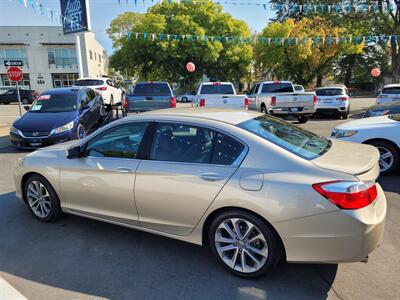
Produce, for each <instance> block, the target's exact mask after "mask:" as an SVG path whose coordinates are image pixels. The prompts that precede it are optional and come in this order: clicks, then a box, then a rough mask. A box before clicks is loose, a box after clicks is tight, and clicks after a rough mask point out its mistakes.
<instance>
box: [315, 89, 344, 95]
mask: <svg viewBox="0 0 400 300" xmlns="http://www.w3.org/2000/svg"><path fill="white" fill-rule="evenodd" d="M315 94H316V95H317V96H341V95H345V92H344V90H343V89H317V90H316V91H315Z"/></svg>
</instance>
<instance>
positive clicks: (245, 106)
mask: <svg viewBox="0 0 400 300" xmlns="http://www.w3.org/2000/svg"><path fill="white" fill-rule="evenodd" d="M244 108H245V109H249V98H247V97H246V98H244Z"/></svg>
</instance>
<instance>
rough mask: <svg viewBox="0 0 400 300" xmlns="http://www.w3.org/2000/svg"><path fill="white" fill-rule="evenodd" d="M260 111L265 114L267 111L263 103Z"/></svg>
mask: <svg viewBox="0 0 400 300" xmlns="http://www.w3.org/2000/svg"><path fill="white" fill-rule="evenodd" d="M261 112H262V113H263V114H266V113H267V107H266V106H265V104H264V103H263V104H261Z"/></svg>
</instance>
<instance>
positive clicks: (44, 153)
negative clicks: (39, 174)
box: [26, 140, 80, 158]
mask: <svg viewBox="0 0 400 300" xmlns="http://www.w3.org/2000/svg"><path fill="white" fill-rule="evenodd" d="M79 142H80V141H77V140H73V141H68V142H65V143H60V144H54V145H51V146H48V147H43V148H39V149H37V150H35V151H33V152H31V153H29V154H28V155H26V157H31V158H35V157H36V158H37V157H41V158H56V157H65V156H66V151H67V150H68V149H69V148H72V147H73V146H74V145H76V144H79Z"/></svg>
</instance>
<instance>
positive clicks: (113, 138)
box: [86, 123, 148, 158]
mask: <svg viewBox="0 0 400 300" xmlns="http://www.w3.org/2000/svg"><path fill="white" fill-rule="evenodd" d="M147 126H148V123H129V124H124V125H119V126H116V127H113V128H110V129H109V130H107V131H105V132H103V133H100V134H99V135H97V136H96V137H94V138H93V139H91V140H90V141H89V142H88V144H87V146H86V154H87V155H88V156H93V157H114V158H137V155H138V152H139V147H140V143H141V142H142V139H143V136H144V134H145V132H146V128H147Z"/></svg>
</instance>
